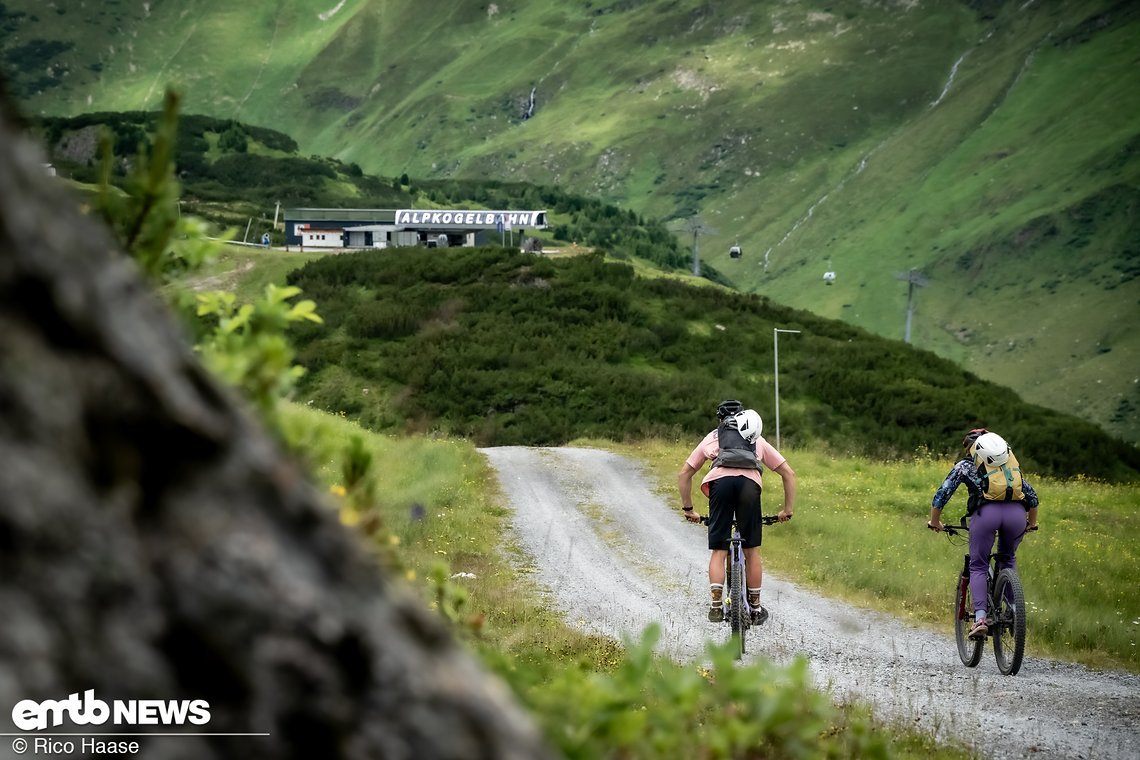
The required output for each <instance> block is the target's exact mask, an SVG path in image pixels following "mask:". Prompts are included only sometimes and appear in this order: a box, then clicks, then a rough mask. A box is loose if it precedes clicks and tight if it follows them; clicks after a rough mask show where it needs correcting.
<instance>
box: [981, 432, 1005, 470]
mask: <svg viewBox="0 0 1140 760" xmlns="http://www.w3.org/2000/svg"><path fill="white" fill-rule="evenodd" d="M973 453H974V461H975V462H984V463H985V464H987V465H990V466H998V467H1000V466H1001V465H1003V464H1005V463H1006V462H1008V461H1009V444H1008V443H1006V442H1005V439H1004V438H1002V437H1001V436H1000V435H998V434H997V433H985V434H983V435H980V436H978V440H977V441H975V442H974V452H973Z"/></svg>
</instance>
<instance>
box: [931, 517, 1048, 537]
mask: <svg viewBox="0 0 1140 760" xmlns="http://www.w3.org/2000/svg"><path fill="white" fill-rule="evenodd" d="M926 527H927V528H929V529H930V530H934V528H933V527H931V525H930V523H929V522H928V523H927V524H926ZM1038 527H1040V526H1037V525H1034V526H1033V527H1032V528H1026V529H1025V532H1026V533H1030V532H1032V531H1035V530H1037V529H1038ZM942 532H943V533H946V534H947V535H951V536H956V535H958V534H959V533H969V532H970V526H969V525H967V524H966V516H965V515H962V521H961V522H960V523H959V524H958V525H943V526H942Z"/></svg>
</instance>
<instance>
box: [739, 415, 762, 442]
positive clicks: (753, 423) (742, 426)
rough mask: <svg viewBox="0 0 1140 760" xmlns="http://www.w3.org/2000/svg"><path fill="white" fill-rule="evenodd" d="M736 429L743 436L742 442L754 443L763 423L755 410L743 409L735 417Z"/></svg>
mask: <svg viewBox="0 0 1140 760" xmlns="http://www.w3.org/2000/svg"><path fill="white" fill-rule="evenodd" d="M736 429H737V430H739V431H740V434H741V435H742V436H744V440H746V441H748V442H749V443H756V439H757V438H759V437H760V431H761V430H763V429H764V421H763V420H761V419H760V415H759V414H757V413H756V410H755V409H745V410H744V411H743V412H740V413H738V414H737V415H736Z"/></svg>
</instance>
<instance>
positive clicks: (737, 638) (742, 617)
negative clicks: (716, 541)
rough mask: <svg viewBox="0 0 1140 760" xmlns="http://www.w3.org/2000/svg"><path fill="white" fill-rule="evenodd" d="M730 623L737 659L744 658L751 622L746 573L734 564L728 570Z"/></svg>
mask: <svg viewBox="0 0 1140 760" xmlns="http://www.w3.org/2000/svg"><path fill="white" fill-rule="evenodd" d="M728 575H729V581H728V598H729V600H730V603H729V608H728V622H729V624H730V625H731V627H732V640H733V642H734V643H735V644H736V647H737V648H736V652H735V654H736V659H738V660H739V659H742V658H743V657H744V637H745V634H746V633H747V631H748V624H749V623H750V622H751V620H750V616H749V612H748V602H747V600H746V599H745V597H744V577H743V576H744V573H743V572H742V571H741V568H740V566H739V565H736V564H735V563H732V564H730V565H729V568H728Z"/></svg>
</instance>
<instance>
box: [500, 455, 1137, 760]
mask: <svg viewBox="0 0 1140 760" xmlns="http://www.w3.org/2000/svg"><path fill="white" fill-rule="evenodd" d="M481 451H482V453H483V454H484V455H485V456H486V457H487V458H488V460H489V461H490V463H491V464H492V466H494V468H495V469H496V470H497V471H498V473H499V478H500V481H501V483H502V486H503V491H504V493H505V494H506V496H507V498H508V500H509V502H510V505H511V507H512V509H513V512H514V518H513V519H514V528H515V530H516V531H517V533H518V536H519V538H520V540H521V542H522V544H523V546H524V547H525V548H526V549H527V550H528V551H529V552H530V553H531V554H532V555H533V556H534V558H535V563H536V569H537V574H538V580H539V581H540V582H541V583H542V584H543V585H544V586H545V587H547V588H548V589H551V590H552V591H553V594H552V599H553V601H554V603H555V604H556V605H557V606H558V607H560V608H561V609H562V610H563V612H564V613H565V615H566V618H567V620H568V621H569V623H570V624H571V625H574V626H577V627H579V628H581V629H583V630H588V631H591V632H594V633H600V634H603V635H607V636H612V637H620V636H622V635H623V634H632V635H637V634H639V633H640V632H641V631H642V629H643V628H644V627H645V626H646V625H647V624H648V623H649V622H651V621H657V622H659V623H660V624H661V626H662V628H663V633H664V635H663V636H662V644H661V651H662V652H663V653H665V654H668V655H669V656H671V657H673V658H675V659H677V660H681V661H685V660H700V659H704V643H705V641H707V640H709V639H715V640H723V639H724V638H725V637H726V636H727V629H726V627H725V626H723V625H715V624H712V623H708V622H707V621H705V620H704V619H703V618H704V607H703V605H704V604H705V601H706V599H707V594H708V580H707V577H706V572H707V567H708V551H707V549H706V548H705V546H706V544H705V534H704V528H703V527H698V526H695V525H691V524H688V523H685V522H684V521H683V520H682V519H681V518H680V516H679V514H678V513H677V510H676V509H675V508H674V507H673V506H672V503H671V502H670V503H666V502H665V501H664V500H663V499H662V498H661V497H660V496H658V495H657V494H655V493H654V492H653V489H652V487H651V485H650V483H649V482H648V481H647V480H646V478H645V477H644V476H643V474H642V472H641V469H640V466H639V465H637V464H636V463H634V462H632V461H630V460H627V459H625V458H623V457H620V456H617V455H615V454H611V453H609V452H605V451H596V450H590V449H572V448H555V449H530V448H521V447H503V448H489V449H482V450H481ZM804 508H805V509H810V505H806V504H805V507H804ZM779 530H780V526H778V525H777V526H773V527H771V528H769V529H767V530H766V531H765V540H766V541H778V540H780V535H779ZM763 598H764V605H765V606H766V607H768V608H769V610H770V611H771V615H772V617H771V619H770V620H769V621H768V623H767V624H766V625H764V626H763V627H762V628H760V629H753V630H752V632H751V633H750V638H749V644H750V645H751V646H750V647H749V650H750V654H749V655H746V658H750V657H752V656H755V655H754V654H752V653H754V652H757V651H763V653H764V654H765V655H767V656H769V657H771V658H772V659H774V660H776V661H778V662H787V661H789V660H790V659H791V658H793V657H795V656H796V655H803V656H806V657H807V658H808V659H809V661H810V662H811V668H812V672H813V675H814V677H815V679H816V681H817V683H818V684H819V685H820V686H821V687H823V688H827V689H829V690H830V691H831V692H832V693H833V694H834V695H835V696H836V697H837V698H844V697H848V696H854V697H857V698H858V699H861V700H863V701H866V702H869V703H871V704H872V705H873V706H874V708H875V712H876V714H880V715H883V714H887V715H890V716H893V717H896V718H898V719H900V720H905V721H907V722H908V723H911V724H912V725H915V726H916V727H918V728H919V729H920V730H926V731H930V732H932V733H934V734H935V735H936V736H938V737H940V738H947V737H950V736H953V737H956V738H959V739H962V740H964V741H965V742H967V743H969V744H971V745H972V746H974V747H975V749H976V750H977V751H978V752H979V753H980V754H982V755H983V756H985V757H993V758H1008V757H1025V756H1028V755H1030V754H1031V753H1032V756H1033V757H1041V758H1053V757H1071V758H1128V759H1129V760H1132V759H1133V758H1137V757H1140V677H1138V676H1135V675H1132V674H1129V673H1120V672H1109V673H1101V672H1094V671H1090V670H1088V669H1086V668H1083V667H1080V666H1077V665H1071V664H1068V663H1062V662H1057V661H1053V660H1043V659H1039V658H1034V657H1028V656H1027V657H1026V659H1025V663H1024V664H1023V665H1022V668H1021V672H1020V673H1019V674H1018V675H1017V676H1015V677H1006V676H1002V675H1001V674H1000V673H999V672H998V670H997V666H996V665H995V663H994V659H993V654H992V649H991V648H989V647H988V646H987V649H986V657H985V659H983V660H982V663H981V664H980V665H979V666H978V667H977V668H973V669H968V668H966V667H964V666H963V665H962V663H961V661H960V660H959V659H958V654H957V649H956V648H955V644H954V638H953V634H952V633H951V632H950V631H949V630H947V631H946V632H931V631H927V630H924V629H919V628H915V627H912V626H910V625H908V624H907V623H904V622H900V621H898V620H894V619H891V618H889V617H888V616H885V615H882V614H879V613H876V612H869V611H867V610H863V609H859V608H856V607H851V606H849V605H846V604H843V603H841V602H836V601H834V600H832V599H827V598H824V597H820V596H817V595H815V594H813V593H811V592H809V591H806V590H803V589H800V588H798V587H797V586H795V585H794V584H792V583H788V582H785V581H781V580H780V579H779V577H778V576H776V575H773V574H771V573H769V574H767V575H766V577H765V580H764V597H763ZM983 736H985V737H986V738H985V739H984V740H983V739H982V738H981V737H983Z"/></svg>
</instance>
